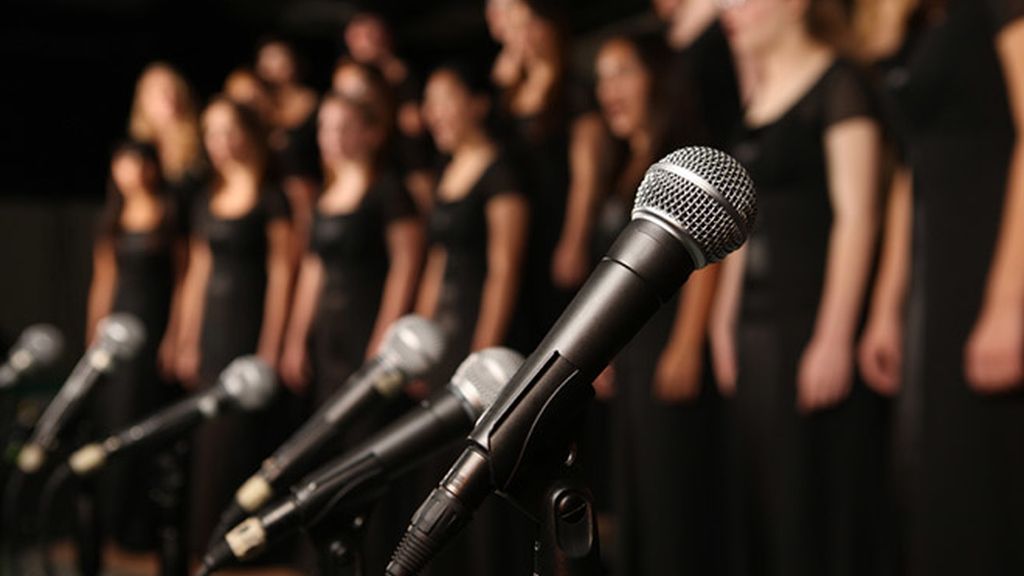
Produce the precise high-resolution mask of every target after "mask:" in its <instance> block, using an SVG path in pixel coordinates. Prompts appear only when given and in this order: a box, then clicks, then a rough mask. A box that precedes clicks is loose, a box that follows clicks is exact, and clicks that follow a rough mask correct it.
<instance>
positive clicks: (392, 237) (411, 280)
mask: <svg viewBox="0 0 1024 576" xmlns="http://www.w3.org/2000/svg"><path fill="white" fill-rule="evenodd" d="M387 242H388V260H389V261H390V265H389V267H388V276H387V279H385V281H384V293H383V294H382V295H381V301H380V310H379V311H378V312H377V322H376V324H375V325H374V327H373V336H372V337H371V338H370V342H369V343H368V345H367V347H366V355H367V357H370V356H371V355H373V354H374V353H375V352H376V351H377V347H378V346H379V345H380V342H381V340H382V339H383V338H384V333H385V332H387V330H388V328H390V327H391V325H392V324H394V323H395V320H398V318H400V317H401V316H402V315H403V314H405V313H406V312H408V311H409V309H410V308H411V307H412V302H413V297H414V296H415V294H416V283H417V281H419V276H420V268H421V267H422V265H423V244H424V242H425V240H424V232H423V224H422V223H421V222H420V220H419V219H418V218H403V219H402V220H398V221H396V222H393V223H392V224H391V225H389V226H388V229H387Z"/></svg>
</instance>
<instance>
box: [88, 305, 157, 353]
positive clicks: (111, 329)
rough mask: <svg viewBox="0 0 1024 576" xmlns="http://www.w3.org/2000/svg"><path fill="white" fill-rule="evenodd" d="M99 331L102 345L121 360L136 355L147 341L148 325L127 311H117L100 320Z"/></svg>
mask: <svg viewBox="0 0 1024 576" xmlns="http://www.w3.org/2000/svg"><path fill="white" fill-rule="evenodd" d="M97 331H98V333H99V338H98V340H99V342H100V345H101V346H102V347H103V348H104V349H106V350H107V352H109V353H110V354H111V355H112V356H113V357H115V358H117V359H121V360H124V359H127V358H131V357H132V356H134V355H135V353H136V352H138V351H139V348H142V345H143V344H145V343H146V327H145V326H143V325H142V321H141V320H139V319H138V318H136V317H135V316H133V315H131V314H128V313H126V312H115V313H113V314H111V315H110V316H107V317H106V318H104V319H103V320H100V323H99V326H97Z"/></svg>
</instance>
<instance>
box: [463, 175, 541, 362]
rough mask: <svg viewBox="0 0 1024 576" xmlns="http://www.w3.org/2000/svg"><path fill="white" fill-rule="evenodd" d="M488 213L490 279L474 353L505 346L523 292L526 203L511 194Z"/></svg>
mask: <svg viewBox="0 0 1024 576" xmlns="http://www.w3.org/2000/svg"><path fill="white" fill-rule="evenodd" d="M486 214H487V230H488V238H487V278H486V279H484V286H483V296H482V297H481V299H480V317H479V318H478V319H477V323H476V332H475V333H474V334H473V350H480V349H482V348H487V347H489V346H497V345H499V344H501V342H502V341H503V340H504V339H505V335H506V333H507V332H508V327H509V324H510V323H511V320H512V314H513V312H514V311H515V306H516V296H517V295H518V293H519V282H520V280H521V276H522V270H521V268H522V261H523V252H524V250H525V247H526V227H527V222H528V218H529V212H528V208H527V204H526V200H524V199H523V198H522V197H521V196H514V195H511V194H505V195H501V196H496V197H494V198H492V199H491V200H490V201H489V202H488V203H487V207H486Z"/></svg>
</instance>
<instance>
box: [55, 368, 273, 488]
mask: <svg viewBox="0 0 1024 576" xmlns="http://www.w3.org/2000/svg"><path fill="white" fill-rule="evenodd" d="M276 387H277V383H276V380H275V377H274V371H273V370H271V369H270V367H269V366H267V364H266V363H265V362H263V360H261V359H260V358H259V357H258V356H243V357H241V358H237V359H235V360H234V361H233V362H231V364H228V367H227V368H225V369H224V371H223V372H221V373H220V378H219V379H218V381H217V385H216V386H214V387H212V388H210V389H209V390H206V391H203V392H200V393H199V394H195V395H193V396H190V397H189V398H186V399H184V400H181V401H180V402H178V403H176V404H173V405H171V406H168V407H167V408H164V409H163V410H160V411H159V412H157V413H156V414H153V415H152V416H150V417H149V418H146V419H145V420H143V421H142V422H139V423H138V424H135V425H133V426H131V427H129V428H127V429H125V430H123V431H122V432H120V433H118V434H114V435H112V436H109V437H108V438H107V439H106V440H104V441H102V442H97V443H93V444H88V445H86V446H83V447H82V448H81V449H79V450H78V451H76V452H75V453H74V454H72V455H71V457H70V458H69V459H68V465H69V467H70V468H71V472H73V473H74V474H75V475H77V476H86V475H88V474H92V473H94V472H96V471H97V470H99V469H100V468H102V467H103V466H104V464H106V462H107V461H108V460H109V459H110V458H112V457H115V456H117V455H119V454H124V453H129V452H132V451H137V450H140V449H143V448H145V447H147V446H152V445H153V444H156V443H159V442H162V441H164V440H166V439H169V438H173V437H175V436H176V435H178V434H180V433H182V432H185V431H186V430H188V429H190V428H192V427H193V426H195V425H196V424H199V423H200V422H202V421H203V420H209V419H212V418H214V417H216V416H217V415H218V414H220V413H221V412H222V411H223V410H225V409H239V410H244V411H247V412H252V411H255V410H259V409H261V408H263V407H265V406H266V405H267V404H269V403H270V399H271V398H272V397H273V396H274V391H275V389H276Z"/></svg>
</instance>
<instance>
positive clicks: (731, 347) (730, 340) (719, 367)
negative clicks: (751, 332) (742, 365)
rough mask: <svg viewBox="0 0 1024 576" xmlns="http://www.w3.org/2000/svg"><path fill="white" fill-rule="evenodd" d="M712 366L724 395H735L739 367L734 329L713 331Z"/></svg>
mask: <svg viewBox="0 0 1024 576" xmlns="http://www.w3.org/2000/svg"><path fill="white" fill-rule="evenodd" d="M711 368H712V370H713V371H714V374H715V382H716V383H717V384H718V391H719V392H720V393H721V394H722V396H725V397H726V398H732V397H733V396H735V395H736V378H737V376H738V372H739V369H738V367H737V363H736V337H735V336H734V335H733V331H732V330H725V329H717V330H712V331H711Z"/></svg>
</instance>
